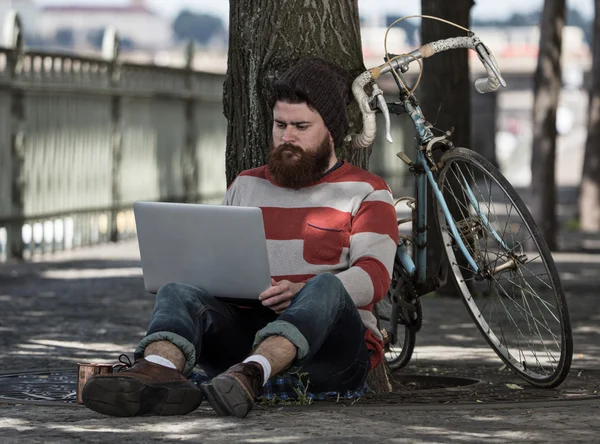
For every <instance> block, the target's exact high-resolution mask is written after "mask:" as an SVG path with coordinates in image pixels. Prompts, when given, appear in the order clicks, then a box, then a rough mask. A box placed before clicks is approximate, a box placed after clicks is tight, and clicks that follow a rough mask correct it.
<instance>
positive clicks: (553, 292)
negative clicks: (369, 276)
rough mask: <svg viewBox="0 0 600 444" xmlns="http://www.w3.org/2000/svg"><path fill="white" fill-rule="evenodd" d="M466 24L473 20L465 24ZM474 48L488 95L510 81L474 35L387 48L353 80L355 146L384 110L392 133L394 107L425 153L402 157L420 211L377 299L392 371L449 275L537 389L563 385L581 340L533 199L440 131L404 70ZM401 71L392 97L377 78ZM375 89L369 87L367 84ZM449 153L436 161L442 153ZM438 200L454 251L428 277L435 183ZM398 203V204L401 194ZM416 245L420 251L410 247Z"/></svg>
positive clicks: (369, 138)
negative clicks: (358, 120) (358, 118)
mask: <svg viewBox="0 0 600 444" xmlns="http://www.w3.org/2000/svg"><path fill="white" fill-rule="evenodd" d="M463 29H464V28H463ZM455 48H469V49H471V50H474V51H475V52H476V53H477V55H478V56H479V59H480V61H481V62H482V63H483V65H484V67H485V69H486V72H487V78H483V79H478V80H477V81H476V82H475V88H476V90H477V91H478V92H479V93H482V94H483V93H488V92H493V91H496V90H497V89H499V88H500V86H506V83H505V81H504V79H503V78H502V75H501V73H500V70H499V68H498V65H497V63H496V61H495V59H494V56H493V54H492V53H491V52H490V50H489V49H488V48H487V47H486V46H485V45H484V44H483V43H482V42H481V41H480V40H479V38H477V37H476V36H475V35H474V34H473V33H471V32H470V33H469V35H468V36H467V37H455V38H450V39H444V40H439V41H436V42H433V43H429V44H427V45H424V46H422V47H421V48H419V49H417V50H415V51H412V52H411V53H409V54H403V55H394V54H389V53H388V52H387V46H386V56H385V58H384V60H385V61H386V62H385V63H384V64H382V65H380V66H378V67H375V68H372V69H370V70H368V71H366V72H364V73H363V74H361V75H360V76H359V77H357V78H356V79H355V81H354V83H353V87H352V88H353V93H354V96H355V98H356V100H357V102H358V104H359V107H360V109H361V112H362V118H363V132H362V133H361V134H358V135H355V136H354V137H353V139H352V143H353V146H354V147H367V146H370V145H371V143H372V142H373V140H374V138H375V132H376V124H375V114H376V113H382V114H383V115H384V118H385V123H386V138H387V139H388V141H390V142H392V139H391V136H390V114H395V115H401V114H407V115H408V116H409V118H410V119H411V120H412V122H413V124H414V127H415V132H416V140H417V142H416V148H417V150H416V151H417V156H416V159H415V160H414V161H413V160H411V159H410V158H409V157H408V156H407V155H406V154H405V153H402V152H401V153H398V157H400V159H401V160H402V161H403V162H404V163H406V164H407V165H408V167H409V169H410V171H411V172H412V173H413V174H414V175H415V176H416V190H417V191H416V198H412V197H409V198H402V199H400V200H399V201H400V202H401V201H405V202H406V203H407V204H408V206H409V207H410V209H411V217H410V218H407V219H404V220H400V221H398V224H399V225H400V224H402V223H406V222H412V224H413V230H412V233H413V234H412V236H405V235H401V236H400V240H399V243H398V248H397V254H396V257H395V262H394V269H393V277H392V283H391V285H390V288H389V290H388V293H387V295H386V297H385V299H384V300H383V301H381V302H379V303H378V304H377V306H376V310H377V313H378V315H379V319H380V322H381V326H382V327H383V328H382V332H383V334H384V336H387V337H384V342H385V343H386V349H385V352H386V354H385V356H386V360H387V361H388V364H389V365H390V367H391V368H392V369H397V368H401V367H403V366H405V365H406V364H408V362H409V361H410V359H411V356H412V353H413V350H414V347H415V342H416V334H417V332H418V331H419V330H420V329H421V326H422V309H421V304H420V300H419V298H420V296H422V295H424V294H426V293H429V292H431V291H435V290H436V289H437V288H439V286H440V285H441V284H442V283H443V281H444V280H445V275H447V274H450V275H451V276H452V278H453V281H454V283H455V285H456V288H457V289H458V290H459V292H460V293H461V296H462V299H463V302H464V303H465V305H466V307H467V309H468V311H469V313H470V315H471V317H472V319H473V321H474V322H475V324H476V325H477V327H478V329H479V331H480V332H481V334H482V335H483V336H484V338H485V339H486V341H487V342H488V344H489V345H490V346H491V347H492V349H494V351H495V352H496V354H497V355H498V356H499V357H500V359H501V360H502V361H503V362H504V363H505V364H506V366H508V367H509V368H511V369H512V370H513V371H514V372H516V373H517V374H518V375H519V376H520V377H521V378H523V379H525V380H526V381H527V382H529V383H531V384H533V385H534V386H538V387H545V388H550V387H556V386H558V385H559V384H560V383H562V382H563V381H564V379H565V378H566V376H567V375H568V372H569V369H570V366H571V360H572V354H573V339H572V332H571V324H570V319H569V313H568V308H567V303H566V300H565V295H564V292H563V289H562V286H561V283H560V279H559V276H558V272H557V270H556V266H555V264H554V261H553V259H552V256H551V254H550V251H549V249H548V247H547V245H546V243H545V241H544V239H543V238H542V236H541V234H540V231H539V229H538V228H537V226H536V225H535V222H534V221H533V218H532V217H531V214H530V213H529V211H528V209H527V207H526V206H525V204H524V203H523V201H522V200H521V198H520V197H519V196H518V194H517V193H516V191H515V190H514V189H513V187H512V186H511V185H510V183H509V182H508V181H507V180H506V179H505V178H504V176H503V175H502V174H501V173H500V171H499V170H498V169H497V168H496V167H494V166H493V165H492V164H491V163H490V162H489V161H488V160H486V159H485V158H484V157H482V156H481V155H479V154H478V153H476V152H474V151H471V150H468V149H466V148H458V147H455V146H454V145H453V143H452V142H451V140H450V136H451V133H450V132H446V133H444V134H441V135H437V136H436V135H434V133H433V128H432V126H431V125H430V124H428V123H427V121H426V120H425V117H424V116H423V113H422V111H421V109H420V107H419V105H418V103H417V101H416V98H415V96H414V94H413V92H414V89H413V90H412V91H410V90H409V89H408V88H407V87H406V82H405V80H404V76H403V75H404V74H405V73H406V72H407V71H408V67H409V65H410V64H411V63H413V62H415V61H418V62H419V64H421V62H420V60H421V59H424V58H426V57H431V56H433V55H434V54H436V53H438V52H442V51H446V50H449V49H455ZM386 73H392V74H393V75H394V79H395V80H396V84H397V86H398V88H399V101H398V102H393V103H386V102H385V99H384V98H383V94H382V91H381V89H380V88H379V87H378V85H377V83H376V80H377V79H378V78H379V77H380V76H381V75H383V74H386ZM367 85H370V86H371V87H372V93H371V94H367V93H366V92H365V89H364V88H365V86H367ZM437 151H439V152H441V157H440V158H439V160H434V152H435V154H436V155H437V154H438V152H437ZM428 185H429V186H430V187H431V189H432V191H433V196H434V200H435V221H436V223H435V226H436V229H437V232H438V234H439V235H440V236H441V239H442V245H443V249H444V252H445V258H446V262H445V266H444V267H441V268H440V270H437V271H436V272H435V275H433V276H428V270H427V263H426V256H427V234H428V233H427V231H428V226H427V191H426V190H427V186H428ZM396 203H399V202H398V201H397V202H396ZM411 246H412V250H414V260H413V255H411V253H410V251H409V247H411Z"/></svg>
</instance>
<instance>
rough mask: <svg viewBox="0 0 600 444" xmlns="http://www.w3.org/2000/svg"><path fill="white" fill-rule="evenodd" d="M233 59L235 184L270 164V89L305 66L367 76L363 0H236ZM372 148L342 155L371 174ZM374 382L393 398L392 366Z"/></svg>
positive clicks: (356, 123) (354, 113)
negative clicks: (312, 60)
mask: <svg viewBox="0 0 600 444" xmlns="http://www.w3.org/2000/svg"><path fill="white" fill-rule="evenodd" d="M229 3H230V15H229V53H228V62H227V63H228V66H227V79H226V81H225V90H224V94H223V105H224V114H225V117H226V118H227V121H228V122H229V125H228V129H227V151H226V174H227V184H228V185H229V184H231V182H232V181H233V180H234V179H235V177H236V176H237V175H238V174H239V173H240V172H241V171H242V170H245V169H248V168H254V167H257V166H260V165H264V164H265V163H266V157H267V154H268V150H269V142H270V138H271V126H272V111H271V109H270V108H269V105H268V100H267V99H268V93H269V87H270V85H271V83H272V82H273V80H275V79H276V78H278V77H279V76H280V75H281V74H283V73H284V72H285V71H286V70H287V69H288V68H289V67H290V66H291V65H293V64H294V63H295V62H296V61H297V60H298V59H300V58H303V57H309V56H314V57H321V58H324V59H327V60H330V61H332V62H334V63H336V64H338V65H339V66H342V67H344V68H346V69H347V70H348V71H349V72H350V73H351V74H352V75H353V76H357V75H358V74H360V73H361V72H363V71H365V66H364V64H363V58H362V46H361V40H360V20H359V15H358V0H335V1H332V0H312V1H310V2H306V1H300V0H288V1H285V2H283V1H278V0H230V2H229ZM348 116H349V120H350V129H349V132H351V133H353V132H358V131H360V129H361V128H362V120H361V117H360V112H359V110H358V106H357V105H356V104H353V105H351V106H350V107H349V109H348ZM370 153H371V150H370V149H363V150H351V149H350V148H349V147H348V146H345V147H343V148H342V149H340V150H339V151H338V152H337V153H336V154H337V155H338V157H339V158H341V159H345V160H347V161H349V162H350V163H352V164H354V165H356V166H359V167H361V168H365V169H366V168H367V166H368V160H369V155H370ZM381 367H382V369H379V370H376V371H374V372H373V374H372V375H370V377H369V384H370V387H371V389H373V390H374V391H375V392H376V393H384V392H389V391H390V390H391V384H390V381H389V379H388V375H389V368H387V364H385V363H384V365H383V366H381Z"/></svg>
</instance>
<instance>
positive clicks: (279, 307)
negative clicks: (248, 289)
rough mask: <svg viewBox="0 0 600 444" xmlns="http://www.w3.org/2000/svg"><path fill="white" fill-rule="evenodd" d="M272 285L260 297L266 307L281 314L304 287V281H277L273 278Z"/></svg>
mask: <svg viewBox="0 0 600 444" xmlns="http://www.w3.org/2000/svg"><path fill="white" fill-rule="evenodd" d="M271 285H272V287H271V288H269V289H267V290H265V291H263V292H262V293H261V294H260V295H259V296H258V299H259V300H261V301H262V304H263V305H264V306H265V307H269V308H270V309H271V310H273V311H274V312H275V313H277V314H281V313H283V312H284V311H285V309H286V308H288V307H289V306H290V304H291V303H292V299H293V298H294V296H296V294H298V292H299V291H300V290H301V289H302V287H304V283H303V282H297V283H294V282H290V281H286V280H283V281H276V280H275V279H273V278H271Z"/></svg>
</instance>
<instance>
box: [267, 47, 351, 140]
mask: <svg viewBox="0 0 600 444" xmlns="http://www.w3.org/2000/svg"><path fill="white" fill-rule="evenodd" d="M351 84H352V77H351V76H350V74H349V73H348V72H347V71H346V70H345V69H343V68H341V67H339V66H337V65H334V64H333V63H331V62H328V61H326V60H323V59H319V58H306V59H302V60H300V61H299V62H298V63H297V64H295V65H294V66H292V67H291V68H290V69H288V70H287V71H286V72H285V73H284V74H283V76H282V77H281V78H280V79H279V81H278V82H277V83H276V84H275V86H274V92H275V97H274V98H273V99H274V100H273V103H272V105H274V104H275V103H274V102H275V101H276V100H284V101H285V100H286V98H288V97H286V94H287V95H289V94H291V95H293V96H294V97H295V98H299V99H300V100H301V101H306V103H307V105H308V106H310V107H311V108H313V109H315V110H316V111H317V112H318V113H319V114H320V115H321V117H322V118H323V121H324V122H325V126H326V127H327V129H328V130H329V133H330V134H331V137H332V138H333V141H334V143H335V146H336V147H339V146H341V144H342V143H343V140H344V136H345V135H346V131H347V130H348V115H347V113H346V107H347V106H348V105H349V104H350V102H351V101H352V99H351V95H350V88H351Z"/></svg>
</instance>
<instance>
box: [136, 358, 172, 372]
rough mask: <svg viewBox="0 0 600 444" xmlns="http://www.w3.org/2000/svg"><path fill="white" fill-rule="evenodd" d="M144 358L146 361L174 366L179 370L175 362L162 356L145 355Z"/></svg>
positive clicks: (164, 365)
mask: <svg viewBox="0 0 600 444" xmlns="http://www.w3.org/2000/svg"><path fill="white" fill-rule="evenodd" d="M144 359H145V360H146V361H149V362H153V363H154V364H158V365H162V366H163V367H169V368H174V369H175V370H177V367H175V364H173V363H172V362H171V361H169V360H168V359H165V358H163V357H162V356H158V355H148V356H144Z"/></svg>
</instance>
